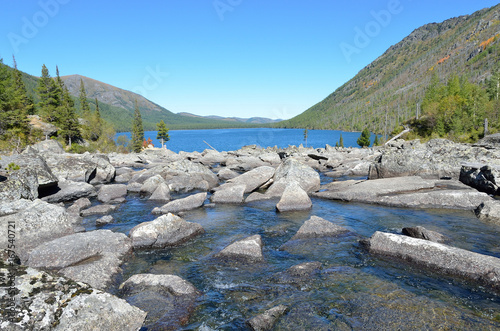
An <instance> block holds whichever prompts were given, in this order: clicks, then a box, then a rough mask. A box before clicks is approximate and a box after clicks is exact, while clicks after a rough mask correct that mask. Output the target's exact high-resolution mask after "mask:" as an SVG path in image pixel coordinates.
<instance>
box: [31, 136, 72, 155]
mask: <svg viewBox="0 0 500 331" xmlns="http://www.w3.org/2000/svg"><path fill="white" fill-rule="evenodd" d="M31 147H32V148H33V149H34V150H36V151H37V152H39V153H42V154H45V153H50V154H64V153H66V152H65V151H64V148H63V147H62V145H61V143H60V142H58V141H57V140H52V139H48V140H44V141H40V142H38V143H36V144H34V145H32V146H31Z"/></svg>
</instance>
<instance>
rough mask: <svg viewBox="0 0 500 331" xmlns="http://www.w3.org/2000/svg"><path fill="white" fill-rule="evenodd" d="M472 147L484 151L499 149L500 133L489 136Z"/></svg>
mask: <svg viewBox="0 0 500 331" xmlns="http://www.w3.org/2000/svg"><path fill="white" fill-rule="evenodd" d="M472 146H474V147H483V148H486V149H500V133H495V134H490V135H488V136H486V137H484V138H483V139H481V140H479V141H478V142H477V143H475V144H473V145H472Z"/></svg>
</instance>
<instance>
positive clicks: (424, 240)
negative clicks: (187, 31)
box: [0, 135, 500, 330]
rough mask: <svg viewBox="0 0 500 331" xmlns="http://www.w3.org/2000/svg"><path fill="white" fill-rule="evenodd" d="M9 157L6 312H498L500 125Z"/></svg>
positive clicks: (319, 316)
mask: <svg viewBox="0 0 500 331" xmlns="http://www.w3.org/2000/svg"><path fill="white" fill-rule="evenodd" d="M0 157H1V159H0V169H2V170H0V224H1V228H0V248H1V249H2V259H1V261H0V263H1V265H0V276H1V283H0V285H1V287H0V296H1V297H2V303H1V308H2V311H5V312H7V313H6V314H3V315H2V322H1V323H0V329H8V330H9V329H10V330H22V329H37V330H52V329H61V330H63V329H67V327H68V325H72V326H73V327H74V326H78V327H77V328H78V329H92V328H95V327H99V328H101V329H102V328H103V326H104V328H105V329H108V330H138V329H139V328H141V327H146V328H148V329H150V330H176V329H179V328H183V327H184V328H188V329H202V330H209V329H216V328H222V329H244V328H248V329H253V330H270V329H276V330H281V329H305V328H310V329H311V328H312V329H315V330H322V329H325V330H327V329H353V328H354V329H357V328H370V329H415V328H416V329H421V328H430V329H435V328H448V329H496V328H500V299H499V298H498V294H499V293H500V259H499V257H500V249H499V248H498V246H497V244H496V243H495V240H494V239H492V240H489V239H485V236H486V237H487V238H495V237H497V236H498V234H499V232H500V203H499V202H498V201H497V200H496V199H495V196H496V195H497V194H498V190H499V188H498V185H497V184H496V181H498V176H499V175H500V173H499V171H500V137H498V136H497V135H493V136H488V137H486V138H485V139H483V140H482V141H480V142H478V143H477V144H474V145H468V144H456V143H453V142H450V141H446V140H431V141H429V142H427V143H425V144H422V143H420V142H418V141H410V142H406V141H402V140H399V141H395V142H393V143H391V145H389V146H384V147H375V148H366V149H353V148H334V147H330V146H326V147H325V148H318V149H313V148H304V147H293V146H292V147H289V148H286V149H277V148H266V149H262V148H258V147H256V146H246V147H243V148H242V149H240V150H237V151H229V152H217V151H215V150H206V151H204V152H203V153H198V152H193V153H185V152H180V153H173V152H171V151H168V150H165V149H151V150H145V151H143V152H142V153H139V154H109V155H103V154H88V153H86V154H82V155H75V154H68V153H65V152H64V150H63V149H62V148H61V146H60V145H59V144H58V143H56V142H54V141H44V142H41V143H38V144H36V145H34V146H30V147H28V148H27V149H26V150H25V151H24V152H23V153H21V154H19V155H1V156H0ZM9 165H10V166H9ZM341 210H342V211H341ZM360 214H372V215H373V216H375V215H376V217H374V218H371V217H370V216H366V215H363V216H361V215H360ZM400 214H401V215H403V216H401V217H399V216H398V217H399V219H398V220H397V221H393V220H390V221H389V222H386V221H383V220H379V218H383V217H388V218H390V217H394V215H400ZM339 215H343V216H339ZM381 215H384V216H383V217H382V216H381ZM429 215H430V216H429ZM441 215H442V216H441ZM426 218H429V219H430V221H429V220H427V219H426ZM444 219H446V220H444ZM370 220H371V221H370ZM370 222H373V223H370ZM440 222H442V223H440ZM444 223H446V224H447V226H441V224H444ZM450 224H451V225H450ZM464 228H465V229H466V230H464ZM455 229H458V230H457V231H455ZM471 229H473V230H471ZM434 230H441V231H443V232H444V233H440V231H434ZM454 231H455V232H454ZM476 243H477V244H476ZM401 279H405V280H404V281H402V280H401ZM443 284H453V285H446V286H444V285H443ZM440 287H444V288H445V289H442V288H440ZM464 293H465V294H464ZM469 297H475V298H476V301H477V302H479V304H478V305H477V307H475V308H470V306H471V302H470V301H467V300H469V299H463V298H469ZM472 305H474V303H472Z"/></svg>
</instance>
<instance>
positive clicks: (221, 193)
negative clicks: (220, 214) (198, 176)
mask: <svg viewBox="0 0 500 331" xmlns="http://www.w3.org/2000/svg"><path fill="white" fill-rule="evenodd" d="M245 189H246V185H242V184H240V185H238V184H225V185H223V187H221V188H220V189H218V190H217V191H215V192H214V194H213V195H212V196H211V198H210V200H211V201H212V202H214V203H242V202H243V195H244V193H245Z"/></svg>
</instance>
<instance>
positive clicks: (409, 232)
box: [402, 226, 447, 243]
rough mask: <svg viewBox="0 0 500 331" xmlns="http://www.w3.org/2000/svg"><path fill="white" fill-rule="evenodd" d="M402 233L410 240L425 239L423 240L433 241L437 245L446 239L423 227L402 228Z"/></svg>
mask: <svg viewBox="0 0 500 331" xmlns="http://www.w3.org/2000/svg"><path fill="white" fill-rule="evenodd" d="M402 233H403V234H404V235H405V236H409V237H412V238H417V239H425V240H430V241H434V242H437V243H444V242H445V241H447V238H446V237H445V236H443V235H442V234H441V233H438V232H435V231H431V230H427V229H426V228H424V227H423V226H416V227H412V228H403V231H402Z"/></svg>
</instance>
